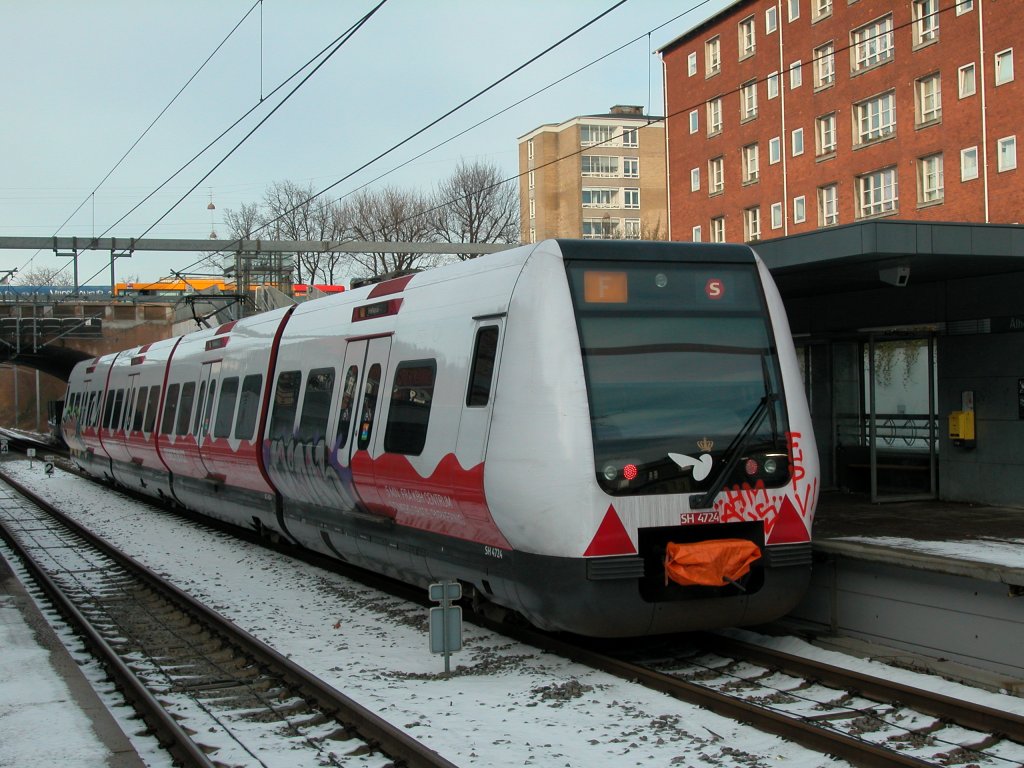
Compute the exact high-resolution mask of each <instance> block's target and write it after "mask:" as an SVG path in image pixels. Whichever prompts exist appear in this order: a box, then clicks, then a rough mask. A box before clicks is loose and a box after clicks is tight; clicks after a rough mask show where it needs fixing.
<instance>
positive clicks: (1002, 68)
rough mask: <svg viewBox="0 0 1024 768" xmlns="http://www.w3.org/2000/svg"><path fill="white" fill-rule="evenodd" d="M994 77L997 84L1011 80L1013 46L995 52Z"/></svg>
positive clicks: (1004, 83)
mask: <svg viewBox="0 0 1024 768" xmlns="http://www.w3.org/2000/svg"><path fill="white" fill-rule="evenodd" d="M995 78H996V85H997V86H998V85H1006V84H1007V83H1011V82H1013V48H1007V49H1005V50H1003V51H999V52H998V53H996V55H995Z"/></svg>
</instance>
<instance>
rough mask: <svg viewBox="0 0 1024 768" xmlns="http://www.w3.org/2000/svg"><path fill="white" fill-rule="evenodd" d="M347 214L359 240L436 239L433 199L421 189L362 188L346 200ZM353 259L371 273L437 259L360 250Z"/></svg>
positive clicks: (410, 266)
mask: <svg viewBox="0 0 1024 768" xmlns="http://www.w3.org/2000/svg"><path fill="white" fill-rule="evenodd" d="M345 208H346V211H345V215H346V216H347V217H348V221H349V223H350V225H351V232H352V235H353V237H354V238H355V239H356V240H369V241H376V242H421V241H430V240H432V239H433V237H432V234H433V227H432V225H431V222H430V220H429V218H428V214H427V213H426V211H427V209H428V208H430V201H429V200H428V198H427V197H425V196H424V195H422V194H420V193H418V192H409V191H404V190H399V189H396V188H395V187H384V188H383V189H380V190H376V191H374V190H363V191H361V192H358V193H357V194H355V195H354V196H353V197H352V198H351V199H349V200H348V201H347V202H346V203H345ZM353 260H354V261H355V263H356V264H358V265H359V266H361V267H362V268H363V269H364V270H365V271H366V272H367V273H368V274H369V275H373V276H378V275H385V274H388V273H390V272H397V271H400V270H407V269H414V268H417V267H425V266H432V265H433V264H434V263H436V261H437V259H436V257H434V256H431V255H430V254H422V253H359V254H353Z"/></svg>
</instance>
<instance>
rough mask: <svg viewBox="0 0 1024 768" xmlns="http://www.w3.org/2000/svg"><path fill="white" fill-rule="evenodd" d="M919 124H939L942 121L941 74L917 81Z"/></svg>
mask: <svg viewBox="0 0 1024 768" xmlns="http://www.w3.org/2000/svg"><path fill="white" fill-rule="evenodd" d="M916 85H917V88H916V91H917V124H918V125H925V124H927V123H937V122H938V121H939V120H941V119H942V84H941V82H940V80H939V73H938V72H936V73H935V74H933V75H928V76H927V77H922V78H921V79H920V80H918V81H917V84H916Z"/></svg>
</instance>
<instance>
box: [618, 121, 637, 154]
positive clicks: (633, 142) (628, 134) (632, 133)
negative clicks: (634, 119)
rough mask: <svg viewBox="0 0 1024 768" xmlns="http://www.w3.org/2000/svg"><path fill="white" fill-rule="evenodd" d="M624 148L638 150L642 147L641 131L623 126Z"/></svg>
mask: <svg viewBox="0 0 1024 768" xmlns="http://www.w3.org/2000/svg"><path fill="white" fill-rule="evenodd" d="M622 146H624V147H629V148H630V149H636V148H637V147H639V146H640V129H639V128H630V127H629V126H626V125H624V126H622Z"/></svg>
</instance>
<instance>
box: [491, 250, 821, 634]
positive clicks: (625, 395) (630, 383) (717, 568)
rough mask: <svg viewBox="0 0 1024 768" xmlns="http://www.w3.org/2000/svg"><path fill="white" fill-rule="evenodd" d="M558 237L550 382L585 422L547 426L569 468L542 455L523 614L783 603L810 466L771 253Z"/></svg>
mask: <svg viewBox="0 0 1024 768" xmlns="http://www.w3.org/2000/svg"><path fill="white" fill-rule="evenodd" d="M559 248H560V251H561V256H562V263H563V267H564V275H565V278H564V279H565V283H564V285H565V286H566V287H567V290H568V294H569V304H570V306H571V311H572V323H573V324H574V326H575V329H574V330H575V333H574V334H571V335H572V337H573V340H574V344H575V356H574V358H572V360H571V361H570V360H569V358H568V355H567V354H566V357H565V359H564V360H563V364H562V366H561V374H560V375H561V377H562V381H561V385H560V386H561V387H562V389H563V390H565V391H569V392H572V391H577V392H579V394H581V395H582V394H583V393H585V411H586V415H585V422H586V423H585V424H583V423H577V424H569V423H563V424H562V425H560V431H561V432H563V433H564V434H561V435H559V436H558V438H557V439H556V443H559V442H561V443H562V447H563V449H564V448H565V447H567V446H571V445H572V444H573V443H575V445H576V447H575V448H569V450H568V455H573V456H574V461H572V462H571V463H572V466H570V462H567V461H564V460H562V459H561V458H560V457H561V456H563V455H566V451H565V450H561V451H559V452H557V455H555V454H551V455H549V461H550V462H552V463H554V464H556V465H558V466H557V468H548V469H547V471H550V472H553V473H556V475H557V476H555V475H553V476H551V477H548V479H547V481H546V485H547V487H546V489H545V492H546V494H547V499H548V501H546V502H539V501H538V502H537V504H538V506H541V507H544V506H551V507H552V508H550V509H547V510H545V511H544V512H542V513H541V514H540V515H539V516H538V519H537V523H538V526H539V528H540V529H543V530H544V531H545V533H544V535H545V536H546V537H547V542H549V543H547V544H541V545H538V546H535V549H536V550H537V555H538V556H537V557H536V558H529V559H532V560H533V562H532V563H530V565H529V567H530V568H531V569H533V570H534V572H536V573H537V574H542V577H541V578H540V579H539V580H538V583H543V586H542V587H541V588H539V589H538V590H537V591H536V592H535V593H532V594H526V592H527V590H523V591H521V593H520V598H521V600H522V602H523V603H524V604H527V605H529V604H531V603H533V605H532V608H533V610H528V613H529V614H530V615H531V618H532V620H534V621H537V622H538V623H545V617H546V618H547V619H548V621H547V622H546V623H547V624H548V625H549V626H552V627H556V628H562V629H568V630H570V631H574V632H580V633H583V634H591V635H596V636H629V635H642V634H658V633H665V632H676V631H686V630H697V629H708V628H714V627H723V626H738V625H749V624H756V623H762V622H766V621H770V620H773V619H776V618H778V617H780V616H782V615H784V614H785V613H786V612H788V611H789V610H790V609H791V608H792V607H794V606H795V604H796V603H797V602H798V601H799V599H800V597H801V596H802V594H803V592H804V589H805V588H806V584H807V581H808V579H809V575H810V564H811V525H812V521H813V516H814V508H815V504H816V501H817V494H818V465H817V454H816V450H815V446H814V440H813V435H812V433H811V424H810V417H809V414H808V409H807V404H806V399H805V397H804V390H803V385H802V382H801V378H800V372H799V368H798V364H797V358H796V354H795V351H794V348H793V343H792V338H791V335H790V331H789V327H788V322H787V320H786V316H785V311H784V309H783V307H782V303H781V300H780V298H779V295H778V292H777V290H776V289H775V286H774V283H773V282H772V280H771V277H770V275H769V274H768V271H767V269H766V268H765V267H764V265H763V264H762V263H761V262H760V260H759V259H757V258H756V256H755V255H754V253H753V251H751V249H750V248H747V247H744V246H710V247H709V246H705V245H701V244H678V243H677V244H662V243H622V242H618V243H594V242H575V241H559ZM510 339H511V332H510ZM550 378H552V379H553V378H557V377H550ZM548 383H549V381H548V377H544V376H541V377H538V379H537V387H538V388H541V389H542V388H543V387H544V386H545V385H547V384H548ZM556 399H557V398H556ZM563 411H565V416H564V418H563V421H564V422H570V421H573V419H574V415H573V414H574V413H575V414H576V415H577V417H578V415H579V414H578V412H576V411H573V410H572V409H571V408H568V409H565V408H563ZM577 421H580V422H582V421H583V419H579V418H577ZM538 474H540V473H538ZM551 500H555V501H553V503H552V501H551ZM541 517H542V518H543V520H541V519H539V518H541ZM552 542H558V544H553V543H552ZM558 547H561V548H562V551H561V552H555V549H557V548H558ZM552 555H554V556H552ZM555 603H557V605H556V604H555Z"/></svg>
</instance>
